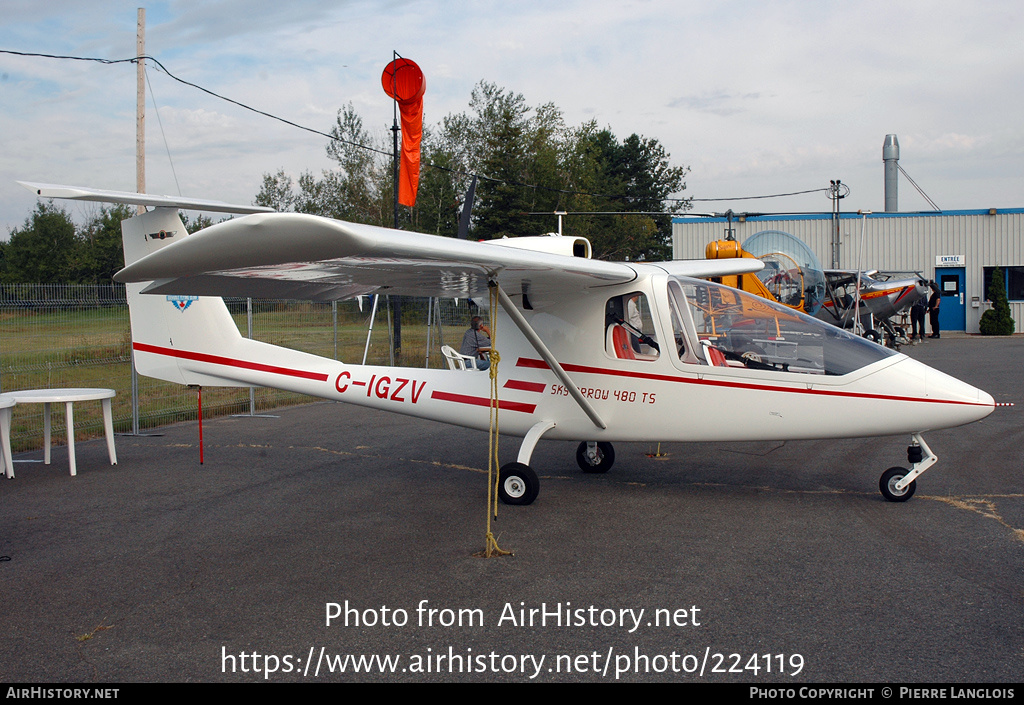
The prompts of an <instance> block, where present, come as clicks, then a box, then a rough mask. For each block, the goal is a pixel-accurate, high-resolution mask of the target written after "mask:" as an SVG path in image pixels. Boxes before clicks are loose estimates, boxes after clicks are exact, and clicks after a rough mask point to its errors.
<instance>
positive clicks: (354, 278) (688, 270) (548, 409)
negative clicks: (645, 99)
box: [24, 184, 995, 504]
mask: <svg viewBox="0 0 1024 705" xmlns="http://www.w3.org/2000/svg"><path fill="white" fill-rule="evenodd" d="M24 185H25V186H26V187H27V188H29V189H31V190H33V191H35V192H36V193H37V194H38V195H39V196H42V197H46V198H73V199H81V200H94V201H107V202H119V203H128V204H137V205H146V206H151V207H152V208H153V209H152V210H150V211H148V212H146V213H143V214H141V215H138V216H135V217H133V218H131V219H129V220H126V221H124V223H123V224H122V230H123V239H124V254H125V264H126V267H125V268H124V269H123V270H121V271H120V272H119V273H118V274H117V275H116V276H115V279H116V280H117V281H120V282H125V283H126V285H127V291H128V304H129V308H130V314H131V328H132V346H133V349H134V352H135V364H136V368H137V370H138V372H139V374H143V375H148V376H150V377H155V378H157V379H162V380H167V381H171V382H178V383H181V384H188V385H200V386H250V385H258V386H264V387H276V388H281V389H287V390H290V391H294V392H299V393H302V394H309V395H313V396H317V397H322V398H325V399H333V400H337V401H344V402H349V403H352V404H358V405H362V406H367V407H372V408H376V409H383V410H386V411H394V412H397V413H401V414H409V415H412V416H417V417H421V418H425V419H432V420H435V421H442V422H447V423H452V424H457V425H460V426H465V427H469V428H475V429H483V430H486V429H487V428H488V426H489V423H490V419H489V417H490V412H491V405H492V402H491V396H490V379H489V375H488V374H486V373H483V372H478V371H462V370H452V369H446V370H437V369H416V368H406V367H386V366H373V365H351V364H345V363H343V362H339V361H337V360H332V359H329V358H323V357H318V356H316V355H311V354H307V353H302V352H298V351H295V350H290V349H288V348H283V347H279V346H275V345H270V344H267V343H262V342H258V341H254V340H249V339H246V338H243V337H242V336H241V334H240V333H239V331H238V328H237V326H236V325H235V323H234V321H233V320H232V318H231V316H230V314H229V313H228V310H227V308H226V306H225V305H224V302H223V300H222V299H221V298H219V297H221V296H247V297H262V298H278V299H286V298H287V299H305V300H313V301H325V300H335V299H345V298H352V297H355V296H363V295H370V294H379V293H387V294H396V295H407V296H423V297H426V296H436V297H467V298H470V297H471V298H476V299H478V300H479V299H481V298H486V297H487V296H488V294H489V291H490V289H491V288H494V289H496V293H497V300H498V302H499V304H500V309H499V311H498V314H499V322H500V330H501V335H500V339H498V340H496V345H497V347H498V349H499V350H500V353H501V362H500V364H499V366H498V380H497V383H498V385H499V388H500V392H501V393H500V395H499V401H498V404H499V407H498V408H499V409H500V411H501V424H500V430H501V432H502V433H503V434H508V435H512V436H518V437H522V438H523V442H522V445H521V446H520V449H519V454H518V457H517V460H516V462H514V463H508V464H507V465H505V466H503V467H502V468H501V473H500V482H499V485H498V490H499V495H500V496H501V498H502V500H503V501H504V502H506V503H508V504H530V503H531V502H533V500H534V499H535V498H536V497H537V493H538V491H539V486H540V485H539V480H538V478H537V474H536V472H534V470H533V469H532V468H531V467H530V458H531V456H532V454H533V451H534V448H535V447H536V445H537V443H538V441H539V440H541V438H546V439H555V440H576V441H580V444H579V446H578V449H577V453H576V456H577V462H578V463H579V465H580V467H581V468H582V469H583V470H585V471H589V472H604V471H607V470H608V469H609V468H610V467H611V465H612V462H613V461H614V450H613V447H612V445H611V444H612V443H613V442H615V441H758V440H796V439H821V438H852V437H867V436H881V435H885V436H890V435H893V434H898V433H907V434H911V435H912V438H913V441H912V444H911V446H910V447H909V448H908V464H909V465H910V467H909V468H902V467H894V468H890V469H889V470H887V471H886V472H885V473H884V474H883V475H882V477H881V480H880V482H879V488H880V490H881V492H882V494H883V495H884V496H885V498H886V499H887V500H890V501H894V502H901V501H905V500H907V499H909V498H910V497H911V496H912V495H913V493H914V489H915V487H916V478H917V477H918V476H919V475H920V474H921V473H922V472H924V471H925V470H927V469H928V468H929V467H931V466H932V465H933V464H934V463H935V462H936V460H937V458H936V456H935V454H934V453H933V452H932V451H931V449H930V448H929V447H928V445H927V444H926V443H925V441H924V439H923V438H922V435H921V434H922V432H924V431H926V430H931V429H939V428H947V427H951V426H959V425H961V424H966V423H970V422H972V421H977V420H979V419H982V418H984V417H985V416H987V415H988V414H989V413H991V412H992V410H993V408H994V407H995V403H994V401H993V399H992V397H991V396H990V395H989V394H987V393H985V392H983V391H981V390H979V389H976V388H975V387H972V386H970V385H968V384H966V383H964V382H961V381H960V380H957V379H955V378H953V377H951V376H949V375H946V374H944V373H942V372H939V371H938V370H935V369H932V368H930V367H928V366H927V365H924V364H922V363H920V362H917V361H916V360H912V359H910V358H908V357H906V356H905V355H902V354H900V353H898V352H895V351H893V350H889V349H887V348H884V347H881V346H879V345H876V344H875V343H872V342H870V341H867V340H865V339H863V338H859V337H856V336H854V335H851V334H849V333H847V332H845V331H843V330H841V329H839V328H837V327H834V326H831V325H828V324H827V323H824V322H822V321H820V320H817V319H814V318H811V317H809V316H806V315H804V314H802V313H799V312H796V311H794V310H793V309H791V308H787V307H785V306H781V305H778V304H775V303H773V302H769V301H767V300H765V299H761V298H758V297H756V296H753V295H750V294H746V293H743V292H741V291H738V290H735V289H730V288H728V287H724V286H721V285H719V284H715V283H713V282H710V281H706V280H703V279H698V278H695V277H718V276H729V275H736V274H742V273H748V272H752V271H757V270H758V269H760V268H761V266H763V265H762V263H761V262H760V261H758V260H754V259H724V260H677V261H670V262H657V263H654V262H652V263H646V262H644V263H637V262H604V261H600V260H594V259H590V245H589V243H588V242H587V241H586V240H584V239H582V238H573V237H559V236H543V237H529V238H515V239H505V240H494V241H489V242H469V241H465V240H456V239H452V238H444V237H438V236H433V235H425V234H420V233H411V232H404V231H400V230H392V229H388V228H380V227H374V226H369V225H359V224H354V223H346V222H342V221H337V220H331V219H328V218H321V217H318V216H311V215H303V214H297V213H274V212H265V211H267V210H269V209H260V208H255V207H251V206H229V205H227V204H223V203H216V202H209V201H198V200H192V199H181V198H172V197H162V196H148V195H142V194H130V193H119V192H111V191H101V190H96V189H85V188H76V187H66V186H53V185H46V184H24ZM178 208H186V209H200V210H213V211H220V212H233V213H250V215H245V216H244V217H240V218H237V219H234V220H230V221H226V222H222V223H219V224H217V225H214V226H211V227H209V228H206V229H205V230H201V231H199V232H197V233H194V234H192V235H188V233H187V232H186V230H185V227H184V225H183V224H182V221H181V218H180V217H179V215H178V212H177V209H178ZM168 299H172V302H173V303H176V305H175V306H171V305H168Z"/></svg>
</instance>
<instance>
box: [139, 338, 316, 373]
mask: <svg viewBox="0 0 1024 705" xmlns="http://www.w3.org/2000/svg"><path fill="white" fill-rule="evenodd" d="M132 348H134V349H135V350H138V351H139V352H147V353H153V354H155V355H166V356H168V357H177V358H181V359H182V360H194V361H196V362H208V363H210V364H213V365H225V366H227V367H238V368H241V369H245V370H256V371H257V372H269V373H271V374H275V375H285V376H287V377H299V378H301V379H312V380H316V381H318V382H326V381H327V378H328V375H327V374H324V373H321V372H309V371H307V370H293V369H291V368H290V367H278V366H276V365H264V364H263V363H260V362H249V361H248V360H236V359H235V358H233V357H223V356H221V355H209V354H207V353H198V352H191V351H189V350H175V349H174V348H163V347H160V346H158V345H149V344H148V343H133V344H132Z"/></svg>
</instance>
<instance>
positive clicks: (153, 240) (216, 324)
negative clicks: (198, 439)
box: [121, 208, 242, 386]
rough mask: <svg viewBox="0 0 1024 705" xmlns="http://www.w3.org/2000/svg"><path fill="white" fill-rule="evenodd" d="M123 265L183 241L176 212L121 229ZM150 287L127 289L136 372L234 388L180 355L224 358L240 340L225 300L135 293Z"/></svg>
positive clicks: (141, 218) (147, 216)
mask: <svg viewBox="0 0 1024 705" xmlns="http://www.w3.org/2000/svg"><path fill="white" fill-rule="evenodd" d="M121 232H122V242H123V246H124V261H125V265H129V264H131V263H133V262H135V261H137V260H139V259H141V258H142V257H144V256H145V255H148V254H150V253H152V252H156V251H157V250H159V249H161V248H163V247H166V246H167V245H170V244H171V243H174V242H177V241H180V240H181V239H183V238H185V237H187V236H188V231H187V230H186V229H185V225H184V224H183V223H182V222H181V218H180V216H179V215H178V211H177V209H175V208H156V209H154V210H152V211H149V212H148V213H143V214H142V215H138V216H135V217H134V218H130V219H128V220H126V221H124V222H123V223H122V224H121ZM148 285H149V283H148V282H146V283H140V284H128V285H126V286H127V293H128V309H129V313H130V315H131V326H132V347H133V350H134V353H135V369H136V370H138V372H139V374H141V375H146V376H147V377H155V378H157V379H162V380H166V381H168V382H178V383H180V384H202V385H205V386H216V385H222V386H224V385H226V386H238V385H239V382H237V381H234V380H222V379H218V378H215V377H210V376H209V375H204V374H199V373H196V372H195V371H192V370H190V369H189V366H188V365H183V364H182V360H183V359H184V358H182V357H180V356H179V355H181V354H188V355H191V356H193V357H195V356H196V355H200V354H207V355H209V354H218V353H220V354H224V353H225V352H227V351H230V350H232V349H234V348H236V347H237V346H238V344H239V341H240V340H242V336H241V334H240V333H239V332H238V327H237V326H236V325H235V322H234V320H233V319H232V318H231V314H230V313H229V312H228V309H227V306H225V305H224V300H223V299H221V298H218V297H213V296H163V295H154V294H142V293H140V292H141V291H142V290H143V289H144V288H145V287H146V286H148Z"/></svg>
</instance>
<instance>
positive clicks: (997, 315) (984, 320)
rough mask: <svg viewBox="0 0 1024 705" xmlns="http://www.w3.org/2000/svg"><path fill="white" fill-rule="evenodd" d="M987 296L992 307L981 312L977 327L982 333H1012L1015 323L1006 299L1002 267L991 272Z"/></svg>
mask: <svg viewBox="0 0 1024 705" xmlns="http://www.w3.org/2000/svg"><path fill="white" fill-rule="evenodd" d="M988 298H989V300H990V301H991V302H992V308H990V309H989V310H988V311H985V313H983V314H981V321H979V323H978V328H979V330H980V331H981V334H982V335H1013V332H1014V329H1015V327H1016V324H1015V323H1014V320H1013V315H1012V314H1011V313H1010V302H1009V301H1007V299H1006V285H1005V284H1004V283H1003V268H1002V267H996V268H995V270H993V272H992V283H991V284H989V287H988Z"/></svg>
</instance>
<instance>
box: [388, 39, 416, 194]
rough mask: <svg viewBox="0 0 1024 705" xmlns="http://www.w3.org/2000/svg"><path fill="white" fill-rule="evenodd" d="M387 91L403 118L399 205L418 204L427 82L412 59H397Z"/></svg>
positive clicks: (393, 63) (390, 74) (389, 70)
mask: <svg viewBox="0 0 1024 705" xmlns="http://www.w3.org/2000/svg"><path fill="white" fill-rule="evenodd" d="M380 81H381V84H382V85H383V86H384V92H385V93H387V94H388V96H390V97H391V98H393V99H394V100H396V101H397V102H398V111H399V113H400V114H401V116H402V155H401V159H400V160H399V176H398V202H399V203H401V204H402V205H403V206H409V207H412V206H414V205H416V191H417V189H418V188H419V185H420V140H421V138H422V137H423V93H424V92H425V91H426V90H427V82H426V80H425V79H424V78H423V72H422V71H421V70H420V67H419V66H417V65H416V62H415V61H412V60H411V59H395V60H394V61H392V62H391V63H390V64H388V65H387V67H386V68H385V69H384V74H383V75H382V76H381V79H380Z"/></svg>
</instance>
